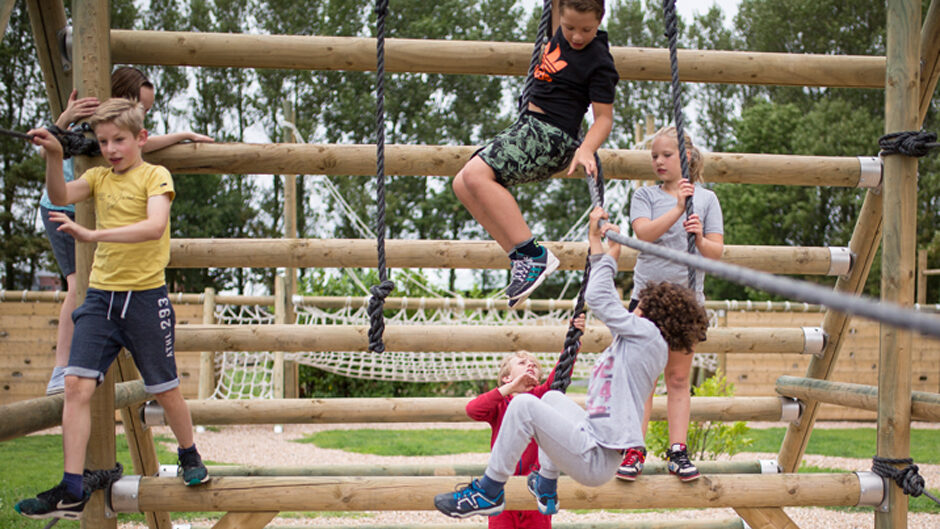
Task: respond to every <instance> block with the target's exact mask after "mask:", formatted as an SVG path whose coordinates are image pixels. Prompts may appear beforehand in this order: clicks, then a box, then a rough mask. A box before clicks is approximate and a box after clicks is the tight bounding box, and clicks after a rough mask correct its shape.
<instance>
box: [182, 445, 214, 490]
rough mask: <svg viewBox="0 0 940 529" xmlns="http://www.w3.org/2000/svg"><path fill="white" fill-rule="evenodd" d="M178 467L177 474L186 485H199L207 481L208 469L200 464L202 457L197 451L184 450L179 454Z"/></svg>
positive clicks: (208, 478)
mask: <svg viewBox="0 0 940 529" xmlns="http://www.w3.org/2000/svg"><path fill="white" fill-rule="evenodd" d="M179 463H180V464H179V467H178V468H177V470H176V473H177V475H179V476H182V478H183V483H185V484H186V486H187V487H189V486H192V485H201V484H203V483H206V482H207V481H209V480H210V479H212V478H210V477H209V470H208V469H206V465H203V464H202V458H201V457H199V452H197V451H195V450H193V451H191V452H185V453H183V455H181V456H179Z"/></svg>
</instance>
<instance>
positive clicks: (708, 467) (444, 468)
mask: <svg viewBox="0 0 940 529" xmlns="http://www.w3.org/2000/svg"><path fill="white" fill-rule="evenodd" d="M695 466H696V467H698V469H699V472H701V473H702V474H760V473H761V462H760V461H696V462H695ZM171 468H172V467H171ZM485 469H486V465H376V464H369V465H313V466H303V467H261V466H255V465H210V466H209V474H211V475H212V476H213V477H215V476H254V477H258V476H481V475H483V471H484V470H485ZM668 473H669V470H668V469H667V468H666V463H665V462H664V461H649V462H647V463H646V464H645V465H644V466H643V475H644V476H654V475H660V474H668ZM174 475H175V474H174Z"/></svg>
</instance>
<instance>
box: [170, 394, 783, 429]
mask: <svg viewBox="0 0 940 529" xmlns="http://www.w3.org/2000/svg"><path fill="white" fill-rule="evenodd" d="M571 398H572V399H573V400H574V401H575V402H577V403H578V404H579V405H580V406H581V407H584V401H585V396H584V395H572V396H571ZM469 401H470V399H469V398H465V397H413V398H330V399H274V400H262V399H257V400H244V399H239V400H190V401H187V402H188V404H189V410H190V413H191V414H192V417H193V423H195V424H201V425H206V426H209V425H225V424H335V423H399V422H471V419H470V418H469V417H467V413H466V406H467V403H468V402H469ZM782 403H783V401H782V400H781V399H780V398H779V397H746V398H745V397H692V412H691V416H692V420H695V421H725V422H732V421H779V420H780V418H781V414H782V409H783V404H782ZM651 417H652V419H653V420H657V421H660V420H665V419H666V398H665V397H654V398H653V409H652V413H651Z"/></svg>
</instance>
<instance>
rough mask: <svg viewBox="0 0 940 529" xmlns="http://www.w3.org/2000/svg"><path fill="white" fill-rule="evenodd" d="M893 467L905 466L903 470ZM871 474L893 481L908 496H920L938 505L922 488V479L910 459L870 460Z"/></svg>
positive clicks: (882, 458) (883, 458)
mask: <svg viewBox="0 0 940 529" xmlns="http://www.w3.org/2000/svg"><path fill="white" fill-rule="evenodd" d="M894 465H907V466H906V467H904V468H897V467H895V466H894ZM871 470H872V472H874V473H875V474H878V475H879V476H881V477H883V478H889V479H893V480H894V482H895V483H897V484H898V487H901V490H902V491H904V494H907V495H908V496H913V497H915V498H916V497H918V496H920V495H921V494H923V495H925V496H927V497H928V498H930V499H932V500H933V501H935V502H936V503H937V504H940V500H937V498H935V497H933V496H932V495H931V494H930V493H929V492H927V491H926V489H925V487H924V477H923V476H921V475H920V474H918V473H917V471H918V468H917V465H915V464H914V460H913V459H912V458H909V457H908V458H904V459H892V458H890V457H878V456H875V457H873V458H872V466H871Z"/></svg>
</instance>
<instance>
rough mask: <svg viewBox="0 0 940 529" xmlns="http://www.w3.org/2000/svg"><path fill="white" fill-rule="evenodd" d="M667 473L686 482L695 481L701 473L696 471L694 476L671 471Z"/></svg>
mask: <svg viewBox="0 0 940 529" xmlns="http://www.w3.org/2000/svg"><path fill="white" fill-rule="evenodd" d="M669 473H670V474H672V475H673V476H675V477H677V478H679V481H682V482H686V483H687V482H689V481H695V480H697V479H698V478H700V477H702V474H701V473H699V472H696V473H695V475H694V476H680V475H679V474H677V473H675V472H672V471H670V472H669Z"/></svg>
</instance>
